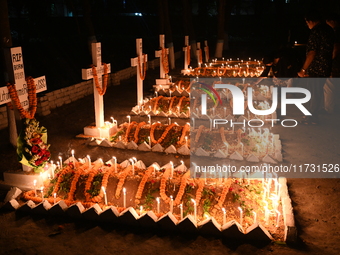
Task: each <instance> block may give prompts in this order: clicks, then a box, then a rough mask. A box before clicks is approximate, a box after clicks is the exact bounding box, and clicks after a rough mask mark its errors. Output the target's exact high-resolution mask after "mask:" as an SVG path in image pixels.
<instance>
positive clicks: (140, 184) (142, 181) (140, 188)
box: [136, 166, 155, 199]
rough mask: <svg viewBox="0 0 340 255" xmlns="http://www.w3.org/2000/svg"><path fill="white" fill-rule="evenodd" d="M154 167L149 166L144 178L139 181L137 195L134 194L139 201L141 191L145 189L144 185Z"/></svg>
mask: <svg viewBox="0 0 340 255" xmlns="http://www.w3.org/2000/svg"><path fill="white" fill-rule="evenodd" d="M154 169H155V167H153V166H150V167H149V168H148V169H147V170H146V171H145V173H144V176H143V178H142V180H141V182H140V183H139V186H138V189H137V193H136V199H141V197H142V194H143V190H144V187H145V184H146V182H147V180H148V178H149V176H150V175H151V173H152V172H153V171H154Z"/></svg>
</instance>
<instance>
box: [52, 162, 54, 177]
mask: <svg viewBox="0 0 340 255" xmlns="http://www.w3.org/2000/svg"><path fill="white" fill-rule="evenodd" d="M51 173H52V179H54V164H53V160H51Z"/></svg>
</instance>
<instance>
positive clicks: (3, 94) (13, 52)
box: [0, 47, 47, 171]
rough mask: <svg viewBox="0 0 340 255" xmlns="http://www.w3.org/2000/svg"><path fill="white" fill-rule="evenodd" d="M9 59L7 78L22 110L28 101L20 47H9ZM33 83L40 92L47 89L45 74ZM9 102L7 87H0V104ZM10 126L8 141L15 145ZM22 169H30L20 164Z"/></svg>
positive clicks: (13, 127) (27, 105)
mask: <svg viewBox="0 0 340 255" xmlns="http://www.w3.org/2000/svg"><path fill="white" fill-rule="evenodd" d="M7 54H8V56H9V57H10V60H8V62H7V63H8V65H10V66H9V67H8V68H7V70H9V73H8V75H9V80H10V81H12V82H13V83H14V84H15V88H16V90H17V93H18V98H19V101H20V104H21V106H22V107H23V109H24V110H27V109H28V107H29V102H28V96H27V95H28V89H27V84H26V80H25V70H24V61H23V55H22V49H21V47H15V48H10V49H9V51H8V52H7ZM34 84H35V86H36V92H37V93H39V92H42V91H45V90H46V89H47V86H46V78H45V76H41V77H39V78H36V79H34ZM9 102H11V97H10V94H9V91H8V89H7V87H1V88H0V105H1V104H5V103H9ZM9 127H10V129H11V130H10V140H11V141H10V142H11V144H12V145H13V146H16V145H17V137H18V135H17V128H16V125H15V124H14V125H13V126H12V125H10V124H9ZM22 166H23V170H24V171H30V170H31V169H30V168H28V167H26V166H24V165H22Z"/></svg>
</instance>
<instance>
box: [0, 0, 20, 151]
mask: <svg viewBox="0 0 340 255" xmlns="http://www.w3.org/2000/svg"><path fill="white" fill-rule="evenodd" d="M0 39H1V50H2V51H1V54H2V59H3V61H1V76H2V77H1V84H2V85H3V84H6V82H8V71H7V70H6V68H7V65H6V62H5V61H6V57H5V51H7V50H8V49H9V48H10V47H12V36H11V29H10V26H9V18H8V6H7V0H0ZM7 119H8V128H9V142H10V143H11V144H12V145H13V146H14V147H16V146H17V139H18V132H17V126H16V118H15V112H14V110H12V109H10V108H9V107H8V106H7Z"/></svg>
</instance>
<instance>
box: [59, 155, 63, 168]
mask: <svg viewBox="0 0 340 255" xmlns="http://www.w3.org/2000/svg"><path fill="white" fill-rule="evenodd" d="M59 160H60V166H63V159H62V157H61V156H59Z"/></svg>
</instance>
